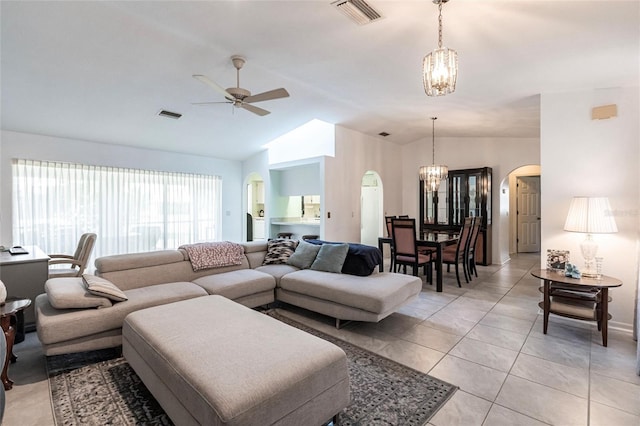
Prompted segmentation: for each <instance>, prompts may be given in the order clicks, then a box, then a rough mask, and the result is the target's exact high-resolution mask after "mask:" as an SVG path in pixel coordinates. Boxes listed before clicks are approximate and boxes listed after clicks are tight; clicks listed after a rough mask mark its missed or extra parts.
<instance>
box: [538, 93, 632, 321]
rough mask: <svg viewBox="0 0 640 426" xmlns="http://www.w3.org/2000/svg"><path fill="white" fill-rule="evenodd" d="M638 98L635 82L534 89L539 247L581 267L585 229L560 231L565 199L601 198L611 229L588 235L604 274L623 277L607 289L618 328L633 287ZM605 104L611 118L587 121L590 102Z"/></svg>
mask: <svg viewBox="0 0 640 426" xmlns="http://www.w3.org/2000/svg"><path fill="white" fill-rule="evenodd" d="M638 98H639V95H638V87H633V88H624V89H623V88H615V89H602V90H589V91H583V92H574V93H555V94H543V95H542V96H541V122H540V129H541V137H540V154H541V155H540V157H541V166H542V178H541V186H542V253H546V251H547V249H566V250H569V251H570V252H571V260H572V263H576V264H577V265H578V267H581V266H583V261H582V256H581V254H580V243H581V242H582V240H584V237H585V236H584V235H583V234H578V233H572V232H565V231H563V227H564V222H565V219H566V215H567V211H568V208H569V203H570V201H571V198H572V197H573V196H576V195H585V196H607V197H609V201H610V202H611V206H612V209H613V210H614V214H615V219H616V223H617V225H618V231H619V232H618V233H617V234H600V235H595V236H594V238H595V240H596V241H597V242H598V244H599V251H598V255H599V256H602V257H603V258H604V266H603V272H604V274H605V275H610V276H613V277H616V278H619V279H621V280H622V282H623V286H622V287H620V288H616V289H614V290H612V291H611V293H610V294H611V295H612V297H613V302H612V303H611V304H610V305H609V312H610V313H611V314H612V315H613V319H612V322H611V323H610V324H611V326H612V327H616V326H617V327H621V328H625V329H631V327H632V322H633V312H634V300H635V294H636V288H637V286H638V283H637V279H638V273H637V270H638V258H637V255H636V253H637V243H638V232H639V224H638V213H639V211H640V210H639V207H640V203H639V180H640V174H639V172H638V170H639V166H640V164H639V153H638V151H639V149H640V143H639V138H640V132H639V130H638V117H639V116H640V110H639V107H638V103H639V100H638ZM607 104H617V105H618V117H615V118H611V119H608V120H591V109H592V108H593V107H596V106H601V105H607ZM542 260H543V261H544V256H543V259H542ZM541 267H544V265H541Z"/></svg>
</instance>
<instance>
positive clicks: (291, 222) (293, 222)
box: [271, 220, 320, 226]
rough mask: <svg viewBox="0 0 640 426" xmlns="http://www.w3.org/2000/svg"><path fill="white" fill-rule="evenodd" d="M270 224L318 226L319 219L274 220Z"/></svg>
mask: <svg viewBox="0 0 640 426" xmlns="http://www.w3.org/2000/svg"><path fill="white" fill-rule="evenodd" d="M271 224H272V225H278V226H320V221H319V220H286V221H283V220H274V221H272V222H271Z"/></svg>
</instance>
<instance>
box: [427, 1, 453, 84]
mask: <svg viewBox="0 0 640 426" xmlns="http://www.w3.org/2000/svg"><path fill="white" fill-rule="evenodd" d="M448 1H449V0H433V2H434V3H435V4H437V5H438V12H439V15H438V48H437V49H436V50H434V51H433V52H431V53H429V54H428V55H427V56H425V57H424V60H423V61H422V76H423V83H424V91H425V93H426V94H427V96H443V95H446V94H448V93H453V92H455V90H456V80H457V79H458V53H457V52H456V51H455V50H453V49H449V48H448V47H442V4H443V3H446V2H448Z"/></svg>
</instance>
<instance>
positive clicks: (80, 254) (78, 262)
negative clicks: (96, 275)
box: [49, 233, 97, 278]
mask: <svg viewBox="0 0 640 426" xmlns="http://www.w3.org/2000/svg"><path fill="white" fill-rule="evenodd" d="M96 238H97V236H96V234H93V233H86V234H82V235H81V236H80V240H79V241H78V246H77V247H76V251H75V253H74V254H73V255H68V254H50V255H49V257H50V258H51V259H50V260H49V266H50V267H49V278H58V277H79V276H81V275H82V274H83V273H84V270H85V268H86V267H87V263H88V262H89V257H91V252H92V251H93V246H94V245H95V243H96ZM52 265H53V267H51V266H52ZM55 265H68V267H66V268H57V267H56V266H55Z"/></svg>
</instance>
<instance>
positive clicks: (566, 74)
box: [0, 0, 640, 160]
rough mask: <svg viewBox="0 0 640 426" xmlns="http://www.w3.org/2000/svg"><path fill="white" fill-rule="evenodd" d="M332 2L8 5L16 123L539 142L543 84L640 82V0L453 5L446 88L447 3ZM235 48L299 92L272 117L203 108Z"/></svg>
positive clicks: (239, 145) (263, 87) (154, 135)
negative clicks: (437, 52) (432, 90)
mask: <svg viewBox="0 0 640 426" xmlns="http://www.w3.org/2000/svg"><path fill="white" fill-rule="evenodd" d="M331 1H332V0H324V1H307V0H298V1H264V0H263V1H241V0H236V1H232V0H230V1H198V2H192V1H174V2H160V1H157V2H142V1H126V2H98V1H86V2H76V1H69V2H47V1H44V2H33V1H17V2H12V1H5V0H3V1H2V2H1V5H0V14H1V36H2V45H1V55H2V56H1V61H2V62H1V84H2V86H1V89H2V92H1V97H2V99H1V100H2V116H1V119H2V128H3V129H5V130H15V131H22V132H31V133H39V134H47V135H54V136H61V137H68V138H77V139H83V140H92V141H98V142H105V143H113V144H122V145H130V146H139V147H145V148H153V149H160V150H168V151H176V152H186V153H194V154H199V155H208V156H214V157H219V158H227V159H235V160H242V159H245V158H247V157H248V156H250V155H252V154H254V153H256V152H258V151H259V150H261V149H262V148H261V147H262V146H263V145H264V144H265V143H267V142H269V141H270V140H272V139H274V138H275V137H277V136H280V135H282V134H284V133H286V132H288V131H289V130H291V129H293V128H295V127H297V126H299V125H301V124H303V123H305V122H307V121H309V120H311V119H314V118H318V119H321V120H324V121H327V122H330V123H335V124H340V125H343V126H345V127H348V128H352V129H355V130H358V131H360V132H363V133H365V134H369V135H374V136H376V135H377V134H378V133H380V132H383V131H385V132H388V133H390V134H391V135H390V136H388V137H387V138H385V140H388V141H390V142H391V143H397V144H405V143H408V142H411V141H414V140H416V139H420V138H422V137H425V136H430V135H431V121H430V120H429V117H430V116H438V117H439V119H438V123H437V127H436V133H437V135H438V136H460V137H464V136H472V137H482V136H487V137H538V136H539V134H540V130H539V127H540V126H539V119H540V113H539V94H540V93H548V92H558V91H573V90H582V89H594V88H609V87H618V86H627V87H635V86H638V84H639V53H640V2H639V1H637V0H635V1H616V0H607V1H573V0H569V1H546V0H535V1H524V0H511V1H493V0H451V1H450V2H449V3H447V4H446V5H445V6H444V9H443V17H444V45H445V46H448V47H451V48H453V49H456V50H457V51H458V57H459V63H460V71H459V77H458V86H457V89H456V92H455V93H454V94H452V95H448V96H445V97H437V98H430V97H427V96H426V95H425V93H424V90H423V88H422V77H421V73H420V70H421V65H422V58H423V57H424V55H425V54H426V53H428V52H429V51H431V50H432V49H433V48H435V47H436V45H437V6H435V5H434V4H433V3H432V2H431V1H430V0H419V1H417V0H413V1H405V0H394V1H382V0H368V2H369V4H370V5H371V6H373V7H374V8H376V9H377V10H378V11H379V12H380V13H381V14H382V15H383V19H381V20H378V21H376V22H374V23H371V24H368V25H364V26H357V25H356V24H355V23H353V22H351V21H350V20H348V19H347V18H346V17H345V16H343V15H342V14H341V13H339V12H338V11H337V10H336V9H335V8H334V7H332V6H331V5H330V3H331ZM234 54H241V55H243V56H245V57H246V58H247V63H246V65H245V67H244V68H243V70H242V71H241V74H240V83H241V86H242V87H244V88H246V89H249V90H250V91H251V92H252V93H253V94H256V93H260V92H263V91H267V90H271V89H275V88H279V87H285V88H286V89H287V90H288V91H289V93H290V94H291V97H290V98H285V99H279V100H273V101H267V102H262V103H259V104H256V105H257V106H259V107H261V108H265V109H268V110H270V111H271V114H270V115H268V116H265V117H259V116H257V115H254V114H251V113H249V112H248V111H245V110H242V109H237V110H233V107H231V106H230V105H222V104H221V105H216V106H213V107H197V106H193V105H191V103H192V102H205V101H219V100H222V97H221V95H219V94H218V93H217V92H215V91H214V90H212V89H211V88H209V87H207V86H205V85H203V84H202V83H200V82H198V81H196V80H195V79H193V78H192V77H191V75H192V74H205V75H207V76H208V77H210V78H211V79H212V80H214V81H216V82H218V83H219V84H220V85H222V86H223V87H233V86H235V82H236V81H235V78H236V76H235V69H234V68H233V66H232V64H231V61H230V59H229V58H230V56H231V55H234ZM161 109H167V110H170V111H174V112H179V113H182V114H184V115H183V117H182V118H181V119H180V120H172V119H167V118H162V117H159V116H157V113H158V111H159V110H161ZM376 137H379V136H376Z"/></svg>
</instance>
